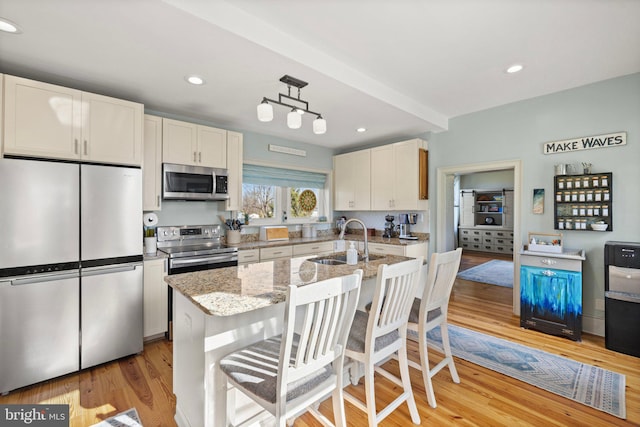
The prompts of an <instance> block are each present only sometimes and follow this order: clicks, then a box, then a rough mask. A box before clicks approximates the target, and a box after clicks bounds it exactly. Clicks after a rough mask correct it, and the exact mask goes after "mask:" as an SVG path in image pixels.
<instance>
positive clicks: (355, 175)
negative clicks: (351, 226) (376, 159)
mask: <svg viewBox="0 0 640 427" xmlns="http://www.w3.org/2000/svg"><path fill="white" fill-rule="evenodd" d="M333 173H334V181H335V182H334V190H333V192H334V204H335V206H334V209H335V210H339V211H353V210H369V209H371V185H370V179H371V150H360V151H355V152H353V153H347V154H340V155H337V156H334V157H333Z"/></svg>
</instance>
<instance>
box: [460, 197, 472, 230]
mask: <svg viewBox="0 0 640 427" xmlns="http://www.w3.org/2000/svg"><path fill="white" fill-rule="evenodd" d="M474 203H475V198H474V195H473V191H462V192H461V194H460V227H473V226H474V225H475V223H474V217H473V210H474V207H473V206H474Z"/></svg>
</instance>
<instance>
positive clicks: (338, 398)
mask: <svg viewBox="0 0 640 427" xmlns="http://www.w3.org/2000/svg"><path fill="white" fill-rule="evenodd" d="M331 400H332V401H333V420H334V421H333V423H334V425H335V426H336V427H347V417H346V415H345V411H344V395H343V394H342V387H336V388H335V390H333V393H332V395H331Z"/></svg>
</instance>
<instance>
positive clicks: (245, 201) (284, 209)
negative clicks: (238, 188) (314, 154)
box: [238, 165, 328, 225]
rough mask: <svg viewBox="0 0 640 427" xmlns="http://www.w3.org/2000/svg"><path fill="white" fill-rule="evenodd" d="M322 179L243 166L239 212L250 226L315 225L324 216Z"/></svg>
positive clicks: (324, 199) (314, 174)
mask: <svg viewBox="0 0 640 427" xmlns="http://www.w3.org/2000/svg"><path fill="white" fill-rule="evenodd" d="M325 182H326V175H325V174H320V173H317V172H307V171H298V170H290V169H281V168H273V167H265V166H257V165H244V167H243V185H242V211H240V212H238V218H239V219H241V220H242V219H245V218H248V219H249V223H250V224H259V225H264V224H280V223H282V222H285V221H288V222H292V223H304V222H315V221H317V220H318V218H319V217H320V216H323V215H325V213H324V212H325V210H326V209H328V207H325V201H326V200H327V190H326V189H325Z"/></svg>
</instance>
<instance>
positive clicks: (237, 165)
mask: <svg viewBox="0 0 640 427" xmlns="http://www.w3.org/2000/svg"><path fill="white" fill-rule="evenodd" d="M242 143H243V137H242V134H241V133H239V132H232V131H227V176H228V181H227V191H228V192H229V198H228V199H227V201H226V210H228V211H239V210H241V209H242V156H243V151H242Z"/></svg>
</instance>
